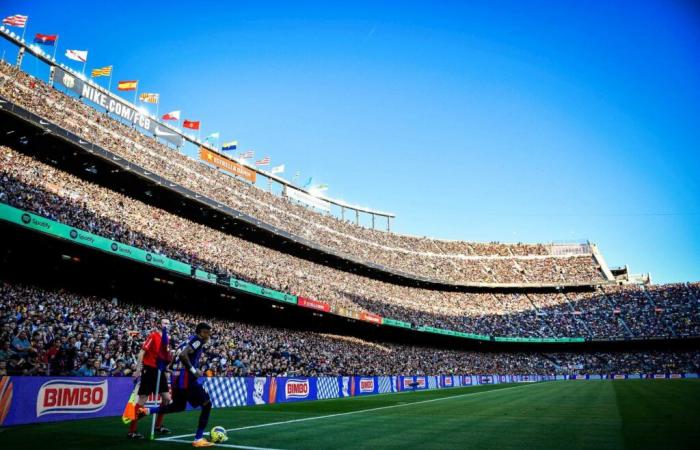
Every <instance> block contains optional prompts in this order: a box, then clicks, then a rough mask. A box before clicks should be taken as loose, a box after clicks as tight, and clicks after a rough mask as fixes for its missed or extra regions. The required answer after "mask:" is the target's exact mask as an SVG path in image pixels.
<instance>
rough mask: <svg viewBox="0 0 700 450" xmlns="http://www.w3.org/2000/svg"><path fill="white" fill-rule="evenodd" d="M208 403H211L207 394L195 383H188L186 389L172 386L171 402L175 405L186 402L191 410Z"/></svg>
mask: <svg viewBox="0 0 700 450" xmlns="http://www.w3.org/2000/svg"><path fill="white" fill-rule="evenodd" d="M208 401H211V400H210V399H209V394H208V393H207V391H205V390H204V388H203V387H202V385H201V384H199V383H197V382H193V383H190V385H189V386H188V387H186V388H178V387H176V386H175V385H173V402H175V403H185V402H188V403H189V404H190V405H192V407H193V408H198V407H200V406H202V405H203V404H205V403H206V402H208Z"/></svg>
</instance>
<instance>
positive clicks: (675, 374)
mask: <svg viewBox="0 0 700 450" xmlns="http://www.w3.org/2000/svg"><path fill="white" fill-rule="evenodd" d="M669 378H683V376H682V375H681V374H680V373H672V374H671V375H669Z"/></svg>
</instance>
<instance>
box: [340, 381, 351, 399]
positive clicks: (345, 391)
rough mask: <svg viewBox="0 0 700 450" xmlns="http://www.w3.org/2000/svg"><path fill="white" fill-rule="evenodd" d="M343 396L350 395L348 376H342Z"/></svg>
mask: <svg viewBox="0 0 700 450" xmlns="http://www.w3.org/2000/svg"><path fill="white" fill-rule="evenodd" d="M342 384H343V387H342V391H343V397H350V377H343V382H342Z"/></svg>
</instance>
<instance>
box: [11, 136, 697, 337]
mask: <svg viewBox="0 0 700 450" xmlns="http://www.w3.org/2000/svg"><path fill="white" fill-rule="evenodd" d="M0 162H2V166H1V168H0V201H1V202H4V203H7V204H9V205H12V206H15V207H18V208H21V209H24V210H27V211H31V212H34V213H36V214H39V215H42V216H45V217H48V218H51V219H54V220H57V221H59V222H62V223H66V224H68V225H70V226H73V227H77V228H81V229H84V230H87V231H90V232H94V233H96V234H99V235H102V236H106V237H109V238H111V239H115V240H118V241H121V242H124V243H127V244H130V245H134V246H137V247H140V248H144V249H147V250H149V251H151V252H153V253H159V254H163V255H166V256H169V257H172V258H174V259H178V260H181V261H185V262H187V263H189V264H192V265H195V266H199V267H203V268H205V269H206V270H209V271H211V272H213V273H225V274H228V275H234V276H236V277H237V278H241V279H245V280H248V281H251V282H254V283H258V284H260V285H263V286H267V287H270V288H273V289H277V290H280V291H283V292H290V293H292V294H294V295H299V296H303V297H307V298H312V299H318V300H322V301H324V302H328V303H329V304H331V305H333V306H336V307H342V308H352V309H355V310H364V311H369V312H372V313H376V314H379V315H381V316H383V317H391V318H395V319H398V320H403V321H406V322H409V323H412V324H414V325H426V326H433V327H437V328H445V329H452V330H455V331H464V332H468V333H474V334H482V335H488V336H513V337H577V336H583V337H588V338H595V339H608V338H616V337H623V338H624V337H627V338H629V337H634V338H651V337H678V336H681V337H688V336H698V334H697V331H698V329H699V324H700V307H699V306H700V305H699V303H698V300H697V296H696V295H694V292H696V290H697V289H696V286H692V287H689V286H687V285H682V284H681V285H671V286H669V287H668V288H666V287H664V286H661V287H656V288H654V289H651V288H646V287H641V286H624V287H614V288H612V287H609V288H605V289H599V290H597V291H595V292H587V293H586V292H584V293H573V292H567V293H563V292H560V293H549V294H547V293H511V294H503V293H488V292H487V293H464V292H449V291H435V290H428V289H418V288H411V287H406V286H400V285H395V284H391V283H386V282H382V281H378V280H375V279H371V278H366V277H361V276H358V275H355V274H352V273H349V272H344V271H341V270H337V269H332V268H329V267H327V266H324V265H322V264H317V263H313V262H310V261H307V260H304V259H301V258H297V257H294V256H292V255H289V254H285V253H282V252H279V251H276V250H272V249H270V248H267V247H264V246H262V245H259V244H256V243H253V242H250V241H247V240H245V239H241V238H238V237H236V236H232V235H230V234H226V233H223V232H221V231H218V230H216V229H213V228H209V227H207V226H204V225H201V224H198V223H195V222H192V221H190V220H187V219H185V218H182V217H179V216H177V215H174V214H171V213H169V212H167V211H164V210H161V209H158V208H156V207H154V206H150V205H147V204H145V203H142V202H140V201H137V200H135V199H132V198H129V197H127V196H125V195H123V194H120V193H117V192H114V191H112V190H109V189H106V188H103V187H101V186H98V185H96V184H93V183H90V182H87V181H85V180H82V179H80V178H77V177H76V176H73V175H71V174H68V173H67V172H63V171H61V170H58V169H56V168H54V167H52V166H50V165H48V164H46V163H43V162H41V161H39V160H37V159H35V158H33V157H31V156H27V155H25V154H23V153H20V152H18V151H16V150H13V149H12V148H9V147H6V146H2V147H0ZM693 289H695V290H693ZM654 299H656V300H654Z"/></svg>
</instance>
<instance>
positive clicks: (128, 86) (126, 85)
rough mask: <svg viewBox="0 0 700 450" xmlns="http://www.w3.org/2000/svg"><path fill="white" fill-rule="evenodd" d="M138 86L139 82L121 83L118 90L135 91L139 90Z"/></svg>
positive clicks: (118, 84)
mask: <svg viewBox="0 0 700 450" xmlns="http://www.w3.org/2000/svg"><path fill="white" fill-rule="evenodd" d="M138 86H139V82H138V80H131V81H120V82H119V83H117V89H119V90H120V91H135V90H136V88H138Z"/></svg>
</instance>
